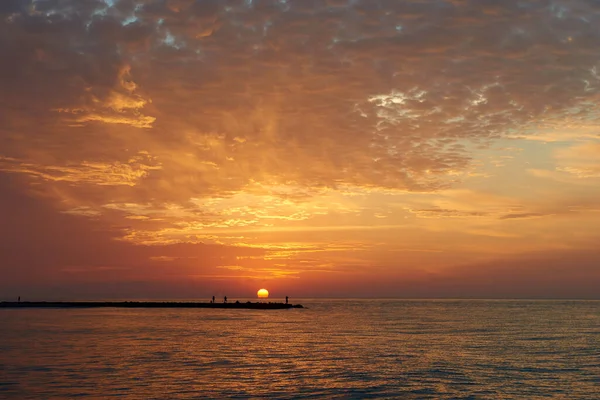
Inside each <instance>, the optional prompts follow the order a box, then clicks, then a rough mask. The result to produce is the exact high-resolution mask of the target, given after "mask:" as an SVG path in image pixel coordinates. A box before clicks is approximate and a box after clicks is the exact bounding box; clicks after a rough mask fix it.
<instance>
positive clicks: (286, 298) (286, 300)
mask: <svg viewBox="0 0 600 400" xmlns="http://www.w3.org/2000/svg"><path fill="white" fill-rule="evenodd" d="M287 303H288V297H287V296H285V304H287Z"/></svg>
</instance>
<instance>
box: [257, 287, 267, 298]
mask: <svg viewBox="0 0 600 400" xmlns="http://www.w3.org/2000/svg"><path fill="white" fill-rule="evenodd" d="M256 295H257V296H258V298H259V299H266V298H268V297H269V291H268V290H267V289H259V291H258V292H256Z"/></svg>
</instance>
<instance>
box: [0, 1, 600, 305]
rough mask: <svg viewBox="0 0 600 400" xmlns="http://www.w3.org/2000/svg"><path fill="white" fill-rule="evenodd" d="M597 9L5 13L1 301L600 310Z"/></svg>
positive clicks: (0, 81)
mask: <svg viewBox="0 0 600 400" xmlns="http://www.w3.org/2000/svg"><path fill="white" fill-rule="evenodd" d="M599 48H600V2H598V1H595V0H568V1H567V0H531V1H514V0H502V1H500V0H477V1H475V0H472V1H469V0H414V1H397V0H287V1H286V0H2V1H0V54H2V58H1V61H0V298H2V299H8V298H13V297H16V296H18V295H20V296H22V297H23V298H24V299H100V298H106V299H110V298H200V299H202V298H207V299H208V298H209V297H210V296H212V295H216V296H223V295H227V296H228V297H229V298H230V299H233V298H235V297H255V296H256V291H257V290H258V289H259V288H261V287H265V288H267V289H268V290H269V292H270V293H271V296H272V297H276V298H277V297H279V298H281V297H284V296H286V295H288V296H290V297H291V298H293V297H296V298H300V297H304V298H306V297H408V298H440V297H451V298H455V297H460V298H600V289H599V288H600V245H599V244H600V229H599V228H600V52H598V49H599Z"/></svg>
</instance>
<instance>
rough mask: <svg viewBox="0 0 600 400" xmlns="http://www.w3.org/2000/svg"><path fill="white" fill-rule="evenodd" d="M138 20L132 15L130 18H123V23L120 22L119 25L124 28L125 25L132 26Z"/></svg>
mask: <svg viewBox="0 0 600 400" xmlns="http://www.w3.org/2000/svg"><path fill="white" fill-rule="evenodd" d="M138 20H139V18H138V17H136V16H135V15H132V16H130V17H127V18H125V19H124V20H123V21H121V25H123V26H125V25H129V24H133V23H135V22H137V21H138Z"/></svg>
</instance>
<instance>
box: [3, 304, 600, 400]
mask: <svg viewBox="0 0 600 400" xmlns="http://www.w3.org/2000/svg"><path fill="white" fill-rule="evenodd" d="M293 303H294V304H296V303H301V304H303V305H304V306H305V308H304V309H289V310H233V309H231V310H229V309H117V308H102V309H0V399H19V400H25V399H70V398H91V399H110V398H126V399H228V398H235V399H379V398H381V399H548V398H556V399H600V302H599V301H546V300H536V301H524V300H511V301H505V300H391V299H379V300H373V299H369V300H356V299H337V300H320V299H301V300H298V299H294V301H293Z"/></svg>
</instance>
